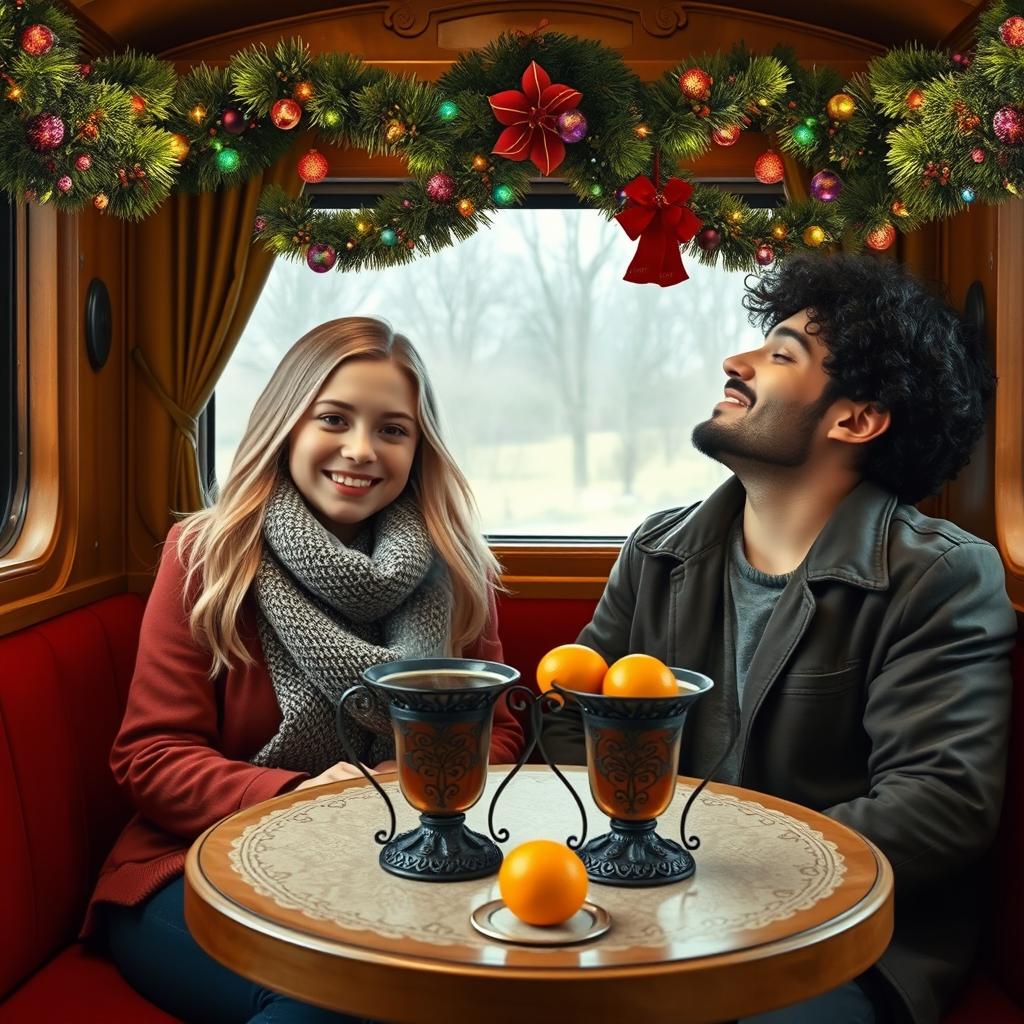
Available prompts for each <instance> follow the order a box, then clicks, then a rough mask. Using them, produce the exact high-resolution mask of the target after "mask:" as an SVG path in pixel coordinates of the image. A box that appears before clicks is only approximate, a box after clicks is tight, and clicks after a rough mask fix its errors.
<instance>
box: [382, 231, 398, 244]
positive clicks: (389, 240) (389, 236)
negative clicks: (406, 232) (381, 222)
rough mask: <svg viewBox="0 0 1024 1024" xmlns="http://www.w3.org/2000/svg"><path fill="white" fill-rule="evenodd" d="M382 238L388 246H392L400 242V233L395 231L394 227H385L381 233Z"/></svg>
mask: <svg viewBox="0 0 1024 1024" xmlns="http://www.w3.org/2000/svg"><path fill="white" fill-rule="evenodd" d="M380 240H381V241H382V242H383V243H384V244H385V245H386V246H389V247H390V246H392V245H397V244H398V234H397V233H396V232H395V230H394V229H393V228H385V229H384V230H383V231H382V232H381V233H380Z"/></svg>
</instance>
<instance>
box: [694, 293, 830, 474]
mask: <svg viewBox="0 0 1024 1024" xmlns="http://www.w3.org/2000/svg"><path fill="white" fill-rule="evenodd" d="M814 330H815V327H813V326H812V327H811V331H812V333H808V316H807V310H802V311H801V312H799V313H795V314H794V315H793V316H791V317H789V318H788V319H787V320H783V321H782V322H781V323H779V324H777V325H776V326H775V327H774V328H772V330H771V332H770V333H769V335H768V337H767V338H765V341H764V345H762V346H761V348H756V349H753V350H751V351H750V352H742V353H740V354H738V355H734V356H729V358H728V359H726V360H725V362H724V363H723V364H722V365H723V367H724V369H725V373H726V376H727V377H728V380H727V381H726V383H725V398H724V400H723V401H721V402H719V403H718V404H717V405H716V406H715V408H714V412H713V413H712V414H711V419H709V420H705V421H704V422H703V423H699V424H697V426H696V427H695V428H694V431H693V445H694V447H695V448H696V449H697V450H698V451H700V452H702V453H703V454H705V455H707V456H709V457H710V458H712V459H716V460H718V461H719V462H721V463H724V464H725V465H726V466H728V467H729V468H730V469H733V470H736V468H737V467H738V466H740V465H742V464H744V463H748V464H749V463H758V464H763V465H773V466H785V467H794V466H802V465H804V463H806V462H807V461H808V459H809V458H810V456H811V455H812V453H813V452H814V450H815V447H816V446H817V445H821V444H824V442H825V437H824V431H823V430H821V431H819V428H820V427H821V421H822V417H823V416H824V414H825V411H826V410H827V409H828V407H829V406H830V405H831V404H832V398H831V396H827V395H826V394H825V390H826V386H827V384H828V381H829V376H828V374H827V373H826V372H825V370H824V368H823V367H822V362H823V360H824V359H825V357H826V356H827V355H828V349H827V348H826V346H825V344H824V342H822V341H820V340H819V338H818V336H817V335H816V334H814V333H813V331H814ZM819 432H820V433H821V437H819V436H818V435H819Z"/></svg>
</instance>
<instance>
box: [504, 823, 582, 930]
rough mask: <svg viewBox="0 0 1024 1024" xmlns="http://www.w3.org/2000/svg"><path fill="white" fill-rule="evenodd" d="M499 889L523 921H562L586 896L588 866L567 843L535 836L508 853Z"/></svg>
mask: <svg viewBox="0 0 1024 1024" xmlns="http://www.w3.org/2000/svg"><path fill="white" fill-rule="evenodd" d="M498 889H499V890H500V891H501V898H502V899H503V900H504V901H505V906H506V907H508V909H509V910H511V911H512V913H513V914H515V915H516V917H518V918H519V919H520V920H521V921H525V922H526V923H527V924H534V925H540V926H544V925H552V924H561V923H562V922H563V921H568V920H569V918H570V917H572V915H573V914H575V913H576V911H577V910H579V909H580V907H582V906H583V901H584V900H585V899H586V898H587V869H586V868H585V867H584V866H583V861H581V860H580V859H579V857H578V856H576V854H575V853H573V852H572V850H570V849H569V848H568V847H567V846H563V845H562V844H561V843H555V842H552V841H551V840H550V839H534V840H532V841H531V842H529V843H523V844H522V846H517V847H516V848H515V849H514V850H510V851H509V852H508V853H507V854H506V856H505V860H504V861H503V862H502V865H501V870H500V871H499V872H498Z"/></svg>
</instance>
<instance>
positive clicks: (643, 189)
mask: <svg viewBox="0 0 1024 1024" xmlns="http://www.w3.org/2000/svg"><path fill="white" fill-rule="evenodd" d="M623 192H625V194H626V198H627V199H628V200H629V205H627V207H626V209H625V210H623V211H622V213H619V214H616V217H615V219H616V220H617V221H618V222H619V223H620V224H621V225H622V227H623V229H624V230H625V232H626V234H627V235H629V237H630V238H632V239H633V240H634V241H635V240H636V239H637V238H639V239H640V244H639V245H638V246H637V247H636V255H635V256H634V257H633V262H632V263H630V265H629V269H628V270H627V271H626V273H625V274H624V275H623V277H622V279H623V280H624V281H632V282H633V283H634V284H657V285H661V287H662V288H664V287H666V286H667V285H670V284H679V282H680V281H685V280H686V279H687V278H688V277H689V275H688V274H687V273H686V271H685V270H684V269H683V258H682V256H681V255H680V253H679V245H680V243H681V242H688V241H689V240H690V239H691V238H693V236H694V235H695V234H697V232H698V231H699V230H700V226H701V220H700V219H699V218H698V217H697V215H696V214H695V213H694V212H693V211H692V210H691V209H690V208H689V207H688V206H686V201H687V200H688V199H689V198H690V196H691V195H692V194H693V186H692V185H690V184H689V183H688V182H685V181H683V180H682V179H681V178H669V179H668V181H666V182H665V187H664V188H663V189H661V191H658V189H657V188H655V186H654V182H653V181H651V179H650V178H645V177H643V176H639V177H636V178H634V179H633V180H632V181H631V182H630V183H629V184H628V185H627V186H626V187H625V188H624V189H623Z"/></svg>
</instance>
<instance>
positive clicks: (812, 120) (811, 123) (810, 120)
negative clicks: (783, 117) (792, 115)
mask: <svg viewBox="0 0 1024 1024" xmlns="http://www.w3.org/2000/svg"><path fill="white" fill-rule="evenodd" d="M804 124H805V125H807V127H808V128H813V129H815V131H817V128H818V119H817V118H816V117H805V118H804Z"/></svg>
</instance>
